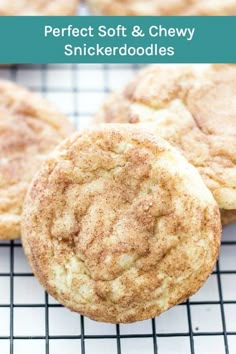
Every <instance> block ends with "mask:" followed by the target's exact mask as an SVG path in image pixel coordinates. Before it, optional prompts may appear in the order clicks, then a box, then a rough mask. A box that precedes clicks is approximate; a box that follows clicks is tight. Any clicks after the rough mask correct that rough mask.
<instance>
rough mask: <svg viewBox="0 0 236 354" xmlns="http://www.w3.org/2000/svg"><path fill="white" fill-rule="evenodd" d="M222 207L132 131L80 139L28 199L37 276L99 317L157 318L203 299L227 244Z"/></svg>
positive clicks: (70, 142)
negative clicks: (223, 241)
mask: <svg viewBox="0 0 236 354" xmlns="http://www.w3.org/2000/svg"><path fill="white" fill-rule="evenodd" d="M220 234H221V226H220V217H219V209H218V207H217V204H216V202H215V200H214V198H213V196H212V195H211V193H210V191H209V190H208V189H207V188H206V186H205V184H204V183H203V181H202V179H201V177H200V175H199V174H198V172H197V170H196V169H195V168H194V167H192V166H191V165H190V164H189V163H188V162H187V160H185V158H184V157H182V155H181V154H180V153H179V152H178V151H177V150H176V149H175V148H173V147H171V146H170V145H169V144H168V143H167V142H165V141H164V140H162V139H161V138H158V137H155V136H154V135H149V134H148V133H142V132H140V130H139V129H137V128H136V127H135V126H132V125H127V126H124V125H117V126H116V125H105V127H104V126H102V127H99V128H97V129H96V130H88V131H84V132H81V133H76V134H75V135H73V136H72V137H71V138H69V139H67V140H66V141H65V142H63V143H62V144H61V145H60V146H59V147H58V148H57V149H56V150H55V151H54V152H53V153H52V154H51V155H50V157H49V158H48V159H47V161H46V162H45V163H44V164H43V167H42V169H41V171H40V172H39V174H38V175H37V176H36V177H35V178H34V180H33V182H32V185H31V187H30V189H29V192H28V194H27V197H26V201H25V205H24V212H23V223H22V239H23V245H24V249H25V253H26V256H27V258H28V260H29V262H30V264H31V266H32V269H33V271H34V273H35V275H36V277H37V278H38V279H39V280H40V282H41V284H42V285H43V286H44V287H45V288H46V290H47V291H48V292H49V293H50V294H51V295H52V296H54V297H55V298H56V299H57V300H58V301H59V302H61V303H62V304H63V305H65V306H67V307H69V308H70V309H71V310H73V311H78V312H79V313H81V314H84V315H86V316H88V317H90V318H92V319H94V320H98V321H105V322H114V323H116V322H133V321H138V320H144V319H146V318H151V317H153V316H155V315H158V314H160V313H161V312H163V311H165V310H167V309H168V308H170V307H171V306H174V305H175V304H177V303H179V302H181V301H184V300H185V299H186V298H187V297H188V296H190V295H192V294H193V293H194V292H196V291H197V290H198V289H199V288H200V287H201V286H202V284H203V283H204V281H205V280H206V278H207V277H208V275H209V274H210V273H211V271H212V268H213V266H214V264H215V261H216V258H217V255H218V249H219V244H220Z"/></svg>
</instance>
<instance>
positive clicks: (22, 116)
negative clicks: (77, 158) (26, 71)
mask: <svg viewBox="0 0 236 354" xmlns="http://www.w3.org/2000/svg"><path fill="white" fill-rule="evenodd" d="M72 131H73V129H72V126H71V124H70V123H69V122H68V121H67V119H66V118H65V117H64V116H62V114H60V113H59V112H58V111H57V110H56V109H54V107H52V106H51V105H50V104H49V103H48V102H47V101H46V100H45V99H43V98H41V97H40V96H38V95H36V94H34V93H31V92H29V91H28V90H26V89H24V88H22V87H20V86H17V85H15V84H13V83H11V82H8V81H3V80H0V239H15V238H18V237H19V236H20V223H21V211H22V204H23V199H24V196H25V193H26V190H27V188H28V185H29V182H30V181H31V179H32V177H33V175H34V174H35V172H36V171H37V170H38V169H39V167H40V165H41V163H42V161H43V160H44V159H45V156H46V155H47V154H48V153H49V152H50V151H51V150H52V149H53V148H54V147H55V146H56V145H57V144H58V143H59V142H61V140H62V139H63V138H65V137H66V136H68V134H69V133H71V132H72Z"/></svg>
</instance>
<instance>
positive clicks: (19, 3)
mask: <svg viewBox="0 0 236 354" xmlns="http://www.w3.org/2000/svg"><path fill="white" fill-rule="evenodd" d="M78 5H79V0H1V1H0V16H15V15H16V16H25V15H37V16H39V15H45V16H46V15H47V16H54V15H55V16H69V15H75V14H76V11H77V7H78Z"/></svg>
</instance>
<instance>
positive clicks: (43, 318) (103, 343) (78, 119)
mask: <svg viewBox="0 0 236 354" xmlns="http://www.w3.org/2000/svg"><path fill="white" fill-rule="evenodd" d="M138 69H139V68H138V66H135V65H76V64H75V65H69V64H68V65H35V66H30V65H27V66H16V67H12V68H1V69H0V78H6V79H10V80H12V81H15V82H17V83H19V84H21V85H24V86H26V87H28V88H30V89H31V90H33V91H36V92H40V93H42V94H43V95H45V96H47V97H48V99H49V100H51V101H52V102H54V104H55V105H57V106H58V108H59V109H60V110H61V111H62V112H64V113H65V114H67V115H68V116H69V117H70V119H71V120H72V121H73V122H74V124H75V125H76V127H77V128H78V129H80V128H84V127H86V126H88V125H89V124H90V120H91V117H92V115H93V113H94V112H95V111H96V109H97V107H98V105H100V104H101V102H102V101H103V99H104V96H105V95H106V94H107V93H108V92H109V91H111V90H113V89H116V88H118V87H119V86H121V85H123V84H124V82H126V81H127V80H128V79H129V77H131V76H132V75H133V74H134V72H135V71H137V70H138ZM235 353H236V225H230V226H228V227H226V228H225V229H224V235H223V241H222V247H221V255H220V259H219V262H218V263H217V265H216V268H215V270H214V272H213V274H212V275H211V276H210V278H209V280H208V281H207V283H206V284H205V286H204V287H203V288H202V289H201V290H200V291H199V292H198V293H197V294H196V295H194V296H192V297H191V298H190V299H189V300H188V301H187V302H185V303H184V304H181V305H179V306H176V307H174V308H173V309H171V310H169V311H168V312H166V313H164V314H162V315H161V316H159V317H158V318H155V319H152V320H148V321H143V322H139V323H135V324H129V325H110V324H102V323H97V322H94V321H91V320H89V319H87V318H85V317H83V316H80V315H78V314H75V313H72V312H70V311H69V310H67V309H65V308H64V307H62V306H61V305H60V304H58V303H57V302H56V301H55V300H54V299H53V298H51V297H50V296H48V295H47V294H46V293H45V292H44V290H43V289H42V287H41V286H40V285H39V284H38V282H37V280H36V279H35V278H34V276H33V274H32V272H31V270H30V268H29V266H28V264H27V262H26V260H25V257H24V254H23V250H22V246H21V243H20V241H12V242H0V354H235Z"/></svg>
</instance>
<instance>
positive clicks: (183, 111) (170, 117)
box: [97, 65, 236, 210]
mask: <svg viewBox="0 0 236 354" xmlns="http://www.w3.org/2000/svg"><path fill="white" fill-rule="evenodd" d="M235 97H236V66H235V65H154V66H149V67H148V68H147V69H144V70H143V71H141V72H140V73H139V74H138V75H137V77H136V78H135V79H134V80H133V81H132V82H131V83H129V84H128V85H127V86H126V87H125V88H124V89H123V90H122V91H121V92H118V93H116V94H113V95H112V96H111V97H110V98H109V99H108V101H107V102H106V103H105V105H104V107H103V108H102V109H101V111H100V112H99V113H98V115H97V121H103V122H126V123H127V122H129V123H140V124H141V126H140V128H141V129H144V128H147V129H148V130H150V131H151V132H153V133H155V134H157V135H160V136H162V137H163V138H165V139H167V140H168V141H169V142H170V143H171V144H172V145H174V146H175V147H177V148H178V149H179V150H180V151H181V152H182V153H183V154H184V156H185V157H186V158H187V159H188V161H189V162H190V163H192V164H193V165H194V166H195V167H197V169H198V171H199V172H200V174H201V176H202V177H203V179H204V181H205V183H206V185H207V187H208V188H209V189H210V190H211V192H212V193H213V195H214V197H215V199H216V201H217V202H218V205H219V208H220V209H226V210H235V209H236V164H235V163H236V100H235Z"/></svg>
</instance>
